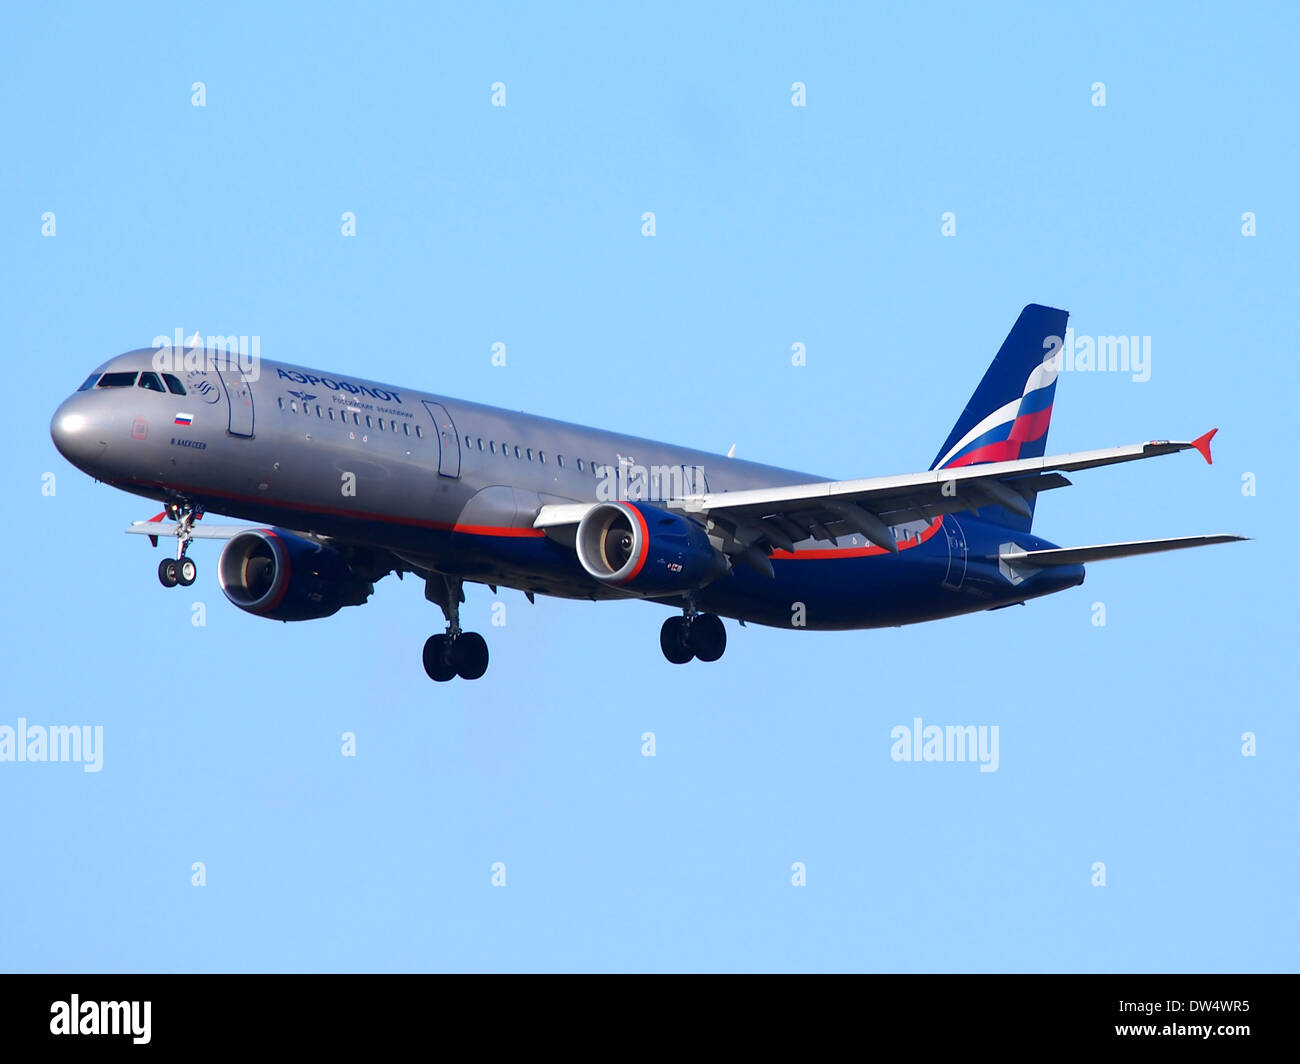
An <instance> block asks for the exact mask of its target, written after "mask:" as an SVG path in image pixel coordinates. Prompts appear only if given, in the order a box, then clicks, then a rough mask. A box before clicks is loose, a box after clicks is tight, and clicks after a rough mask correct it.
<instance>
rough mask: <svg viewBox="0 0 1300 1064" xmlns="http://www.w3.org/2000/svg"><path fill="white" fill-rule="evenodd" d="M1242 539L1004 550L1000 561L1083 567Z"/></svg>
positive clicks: (1141, 541)
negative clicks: (1135, 556)
mask: <svg viewBox="0 0 1300 1064" xmlns="http://www.w3.org/2000/svg"><path fill="white" fill-rule="evenodd" d="M1247 538H1248V537H1246V536H1178V537H1176V538H1174V539H1137V540H1132V541H1130V542H1128V543H1100V544H1098V545H1097V546H1094V547H1056V548H1054V549H1052V550H1018V549H1017V550H1008V551H1004V552H1003V553H1002V555H1001V557H1002V559H1003V560H1004V561H1006V562H1009V563H1010V564H1012V565H1033V566H1039V567H1047V566H1051V565H1087V564H1088V563H1089V562H1101V561H1106V560H1107V559H1108V558H1130V557H1132V556H1133V555H1135V554H1155V553H1156V552H1158V551H1162V550H1183V549H1184V548H1186V547H1208V546H1209V545H1210V544H1212V543H1239V542H1241V541H1243V540H1245V539H1247Z"/></svg>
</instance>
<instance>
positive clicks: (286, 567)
mask: <svg viewBox="0 0 1300 1064" xmlns="http://www.w3.org/2000/svg"><path fill="white" fill-rule="evenodd" d="M217 579H218V581H219V583H220V584H221V590H222V592H223V593H224V594H225V596H226V598H228V599H229V600H230V601H231V602H233V603H234V604H235V605H236V606H238V607H239V608H240V609H241V610H244V611H245V612H246V613H252V614H256V615H257V616H258V617H269V618H271V619H272V620H276V621H309V620H315V619H316V618H318V617H329V616H331V615H332V614H335V613H337V612H338V611H339V610H340V609H341V608H342V607H344V606H359V605H361V603H363V602H365V601H366V599H367V598H369V597H370V594H371V592H372V591H374V585H373V584H371V583H370V582H369V581H368V580H362V579H361V578H360V577H358V576H356V575H355V574H354V573H353V572H352V571H351V570H350V569H349V568H348V563H347V561H346V559H345V558H344V557H343V555H342V554H340V553H339V552H338V551H337V550H335V549H334V548H333V547H330V546H328V545H326V544H324V543H317V542H316V541H315V540H310V539H304V538H303V537H302V536H296V535H294V534H293V533H292V532H286V531H284V530H283V529H280V528H255V529H252V530H250V531H248V532H241V533H240V534H239V535H237V536H235V537H234V538H233V539H232V540H231V541H230V542H229V543H227V544H226V546H225V549H224V550H222V552H221V560H220V561H219V562H218V563H217Z"/></svg>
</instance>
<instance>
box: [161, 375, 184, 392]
mask: <svg viewBox="0 0 1300 1064" xmlns="http://www.w3.org/2000/svg"><path fill="white" fill-rule="evenodd" d="M162 378H163V380H164V381H165V382H166V383H167V390H168V391H169V392H171V393H172V395H184V394H185V385H183V384H182V383H181V382H180V378H179V377H173V376H172V375H171V374H170V373H164V374H163V375H162Z"/></svg>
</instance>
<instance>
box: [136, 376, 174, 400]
mask: <svg viewBox="0 0 1300 1064" xmlns="http://www.w3.org/2000/svg"><path fill="white" fill-rule="evenodd" d="M136 384H137V387H140V388H148V389H149V391H151V392H162V393H163V394H164V395H166V394H167V393H166V390H165V389H164V388H163V386H162V381H160V380H159V379H158V374H156V373H141V374H140V379H139V381H137V382H136Z"/></svg>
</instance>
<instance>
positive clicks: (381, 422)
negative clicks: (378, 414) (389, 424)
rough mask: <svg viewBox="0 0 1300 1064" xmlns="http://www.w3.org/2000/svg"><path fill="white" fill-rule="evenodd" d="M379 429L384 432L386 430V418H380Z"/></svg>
mask: <svg viewBox="0 0 1300 1064" xmlns="http://www.w3.org/2000/svg"><path fill="white" fill-rule="evenodd" d="M379 431H380V432H383V431H384V419H383V418H380V419H379Z"/></svg>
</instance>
